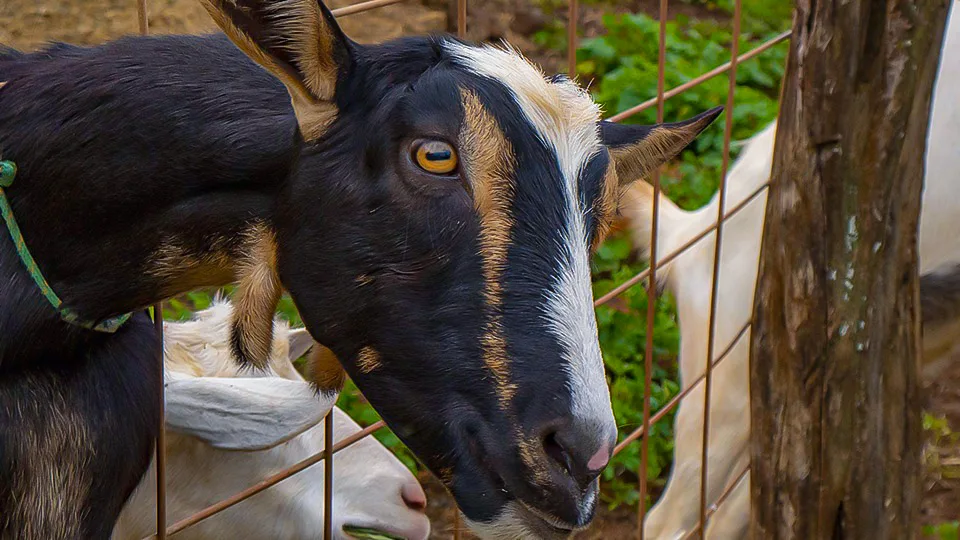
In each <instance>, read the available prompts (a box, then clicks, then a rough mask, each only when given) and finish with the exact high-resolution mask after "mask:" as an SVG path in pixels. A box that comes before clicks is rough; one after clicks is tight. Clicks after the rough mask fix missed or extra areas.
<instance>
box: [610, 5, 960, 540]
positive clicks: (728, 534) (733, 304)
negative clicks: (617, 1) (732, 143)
mask: <svg viewBox="0 0 960 540" xmlns="http://www.w3.org/2000/svg"><path fill="white" fill-rule="evenodd" d="M955 11H956V10H951V12H950V15H949V18H948V21H947V29H946V33H945V39H944V44H943V52H942V57H941V61H940V67H939V70H938V75H937V80H936V83H935V86H934V91H933V103H932V109H931V113H930V128H929V136H928V147H927V154H926V157H925V160H926V166H925V179H924V191H923V199H922V207H921V208H922V210H921V215H920V231H919V255H920V268H919V271H920V273H921V278H920V290H921V306H922V307H921V313H922V316H923V320H924V321H923V324H924V332H925V334H926V333H927V330H928V329H929V327H930V323H931V322H936V323H939V321H940V319H948V318H949V315H950V313H951V312H952V311H955V310H956V308H955V307H952V304H951V302H950V301H949V300H950V299H951V298H952V302H953V303H955V304H960V302H958V299H960V287H958V286H957V284H960V279H958V278H957V277H956V275H957V274H958V271H957V266H956V265H957V263H958V262H960V236H958V235H957V234H956V232H957V218H956V216H957V215H958V212H960V200H958V197H957V194H956V191H957V190H956V183H955V182H954V178H955V172H956V171H957V170H958V168H960V154H958V153H957V152H956V149H955V148H954V145H953V142H952V141H953V138H952V137H951V135H952V134H953V133H957V132H958V131H960V115H958V113H960V102H958V97H960V93H958V91H957V88H958V86H953V82H954V81H958V82H960V80H958V79H960V25H958V23H954V22H953V21H954V18H955V17H954V12H955ZM775 136H776V124H775V123H774V124H771V125H769V126H767V127H766V128H765V129H763V130H762V131H761V132H759V133H758V134H757V135H755V136H754V137H753V138H752V139H751V140H750V141H748V143H747V144H746V145H745V146H744V148H743V151H742V153H741V155H740V157H739V158H738V159H737V161H736V162H735V163H734V165H733V166H732V167H731V169H730V173H729V176H728V179H727V183H726V185H727V194H726V208H728V209H729V208H733V207H735V206H737V205H739V204H740V203H742V202H743V201H745V200H746V199H747V198H748V197H749V196H750V195H751V194H752V193H754V192H755V191H756V190H757V189H759V188H760V187H761V186H762V185H763V184H764V183H765V182H767V181H768V180H769V178H770V171H771V167H772V164H773V146H774V138H775ZM766 198H767V192H766V190H764V191H763V192H761V193H760V194H759V195H758V196H756V198H755V199H753V200H752V201H750V202H748V203H747V204H746V206H744V208H743V209H742V210H741V211H740V212H738V213H737V214H735V215H734V216H733V217H731V218H730V219H729V220H728V221H726V222H725V223H724V225H723V245H722V249H721V251H720V268H719V274H718V277H717V279H718V280H719V289H718V298H717V307H718V313H717V317H716V319H715V320H714V331H715V333H716V336H715V337H716V346H715V349H714V355H715V357H714V358H716V355H719V354H720V353H721V351H724V350H725V349H726V348H727V347H729V346H730V345H731V344H732V349H731V350H730V352H729V355H728V357H726V358H725V359H724V360H723V361H722V362H721V363H719V364H718V365H717V366H716V367H715V368H714V370H713V381H712V384H713V387H714V388H713V391H712V393H711V403H710V432H709V441H708V452H709V453H708V455H709V464H708V469H707V473H708V478H707V500H706V504H707V505H708V507H709V506H712V505H713V504H715V503H716V501H717V499H718V498H719V497H720V495H721V494H722V493H723V492H724V491H725V490H726V489H727V488H729V487H730V486H731V484H732V482H734V481H735V480H736V479H737V478H739V477H740V474H741V473H742V472H743V471H744V469H745V468H746V467H747V466H748V465H749V463H750V455H749V454H750V452H749V439H750V401H749V399H750V392H749V343H750V331H749V330H747V331H746V332H745V333H744V334H743V335H742V336H741V337H739V339H738V340H737V341H736V343H735V344H733V341H734V339H735V338H736V337H737V334H738V332H739V331H740V330H741V328H743V326H744V325H745V324H746V323H747V321H748V320H749V319H750V317H751V316H752V311H753V306H754V303H753V301H754V292H755V288H756V280H757V272H758V268H759V261H760V245H761V240H762V234H763V223H764V213H765V208H766ZM652 204H653V188H652V187H651V186H650V185H649V184H644V183H642V182H641V183H638V184H637V185H635V186H634V187H632V188H631V190H630V191H629V193H628V194H627V196H625V197H624V206H623V213H624V215H625V216H626V217H627V219H628V221H629V222H630V230H631V233H632V236H633V240H634V243H635V245H636V246H637V247H638V248H639V249H640V250H642V251H644V252H648V251H649V242H650V232H651V224H652ZM718 205H719V199H718V195H715V196H714V198H713V199H712V200H711V201H710V202H709V203H708V204H707V205H706V206H704V207H703V208H700V209H698V210H696V211H693V212H685V211H683V210H681V209H680V208H678V207H677V206H676V205H674V204H673V203H672V202H671V201H670V200H669V199H667V198H666V197H661V199H660V212H661V213H660V219H659V227H658V240H657V242H658V248H657V256H658V257H664V256H666V255H668V254H670V253H671V252H673V251H675V250H676V249H679V248H680V246H682V245H683V244H685V243H686V242H687V241H689V240H691V239H692V238H693V237H695V236H696V235H698V234H699V233H701V232H702V231H704V230H706V229H707V228H708V227H709V226H710V225H711V224H712V223H714V222H715V221H716V218H717V209H718ZM715 239H716V236H715V233H710V234H709V235H707V236H705V237H704V238H703V239H702V240H700V241H698V242H696V243H695V244H694V245H693V246H692V247H691V248H690V249H689V250H687V251H686V252H684V253H683V254H681V255H680V256H678V257H677V258H676V259H674V260H673V261H672V262H670V263H668V264H666V265H664V266H662V267H661V268H660V270H659V271H658V274H657V275H658V279H659V278H662V279H664V282H663V283H664V284H665V285H666V287H667V288H668V289H669V290H670V291H671V292H672V293H673V295H674V297H675V298H676V301H677V314H678V318H679V326H680V359H679V364H680V379H681V381H683V383H684V384H685V385H689V384H690V382H691V381H694V380H696V379H697V378H698V377H699V376H700V375H702V374H703V371H704V369H705V364H706V359H707V351H706V346H707V334H708V330H709V327H708V324H709V322H708V320H709V313H710V311H709V310H710V295H711V288H712V281H711V274H712V272H713V256H714V246H715V241H716V240H715ZM943 269H946V271H947V273H946V274H945V275H944V274H943V273H942V271H943ZM951 275H953V276H954V277H952V278H951V277H950V276H951ZM951 282H952V283H953V286H952V287H950V286H949V283H951ZM931 285H939V287H932V286H931ZM944 285H946V289H947V290H944ZM945 293H947V294H945ZM945 298H946V300H945ZM930 306H937V307H938V309H937V312H936V313H934V314H933V315H934V318H933V320H931V319H930V317H929V316H930V315H931V313H932V312H933V311H934V310H933V309H931V307H930ZM954 337H955V335H954ZM924 341H925V342H928V339H927V336H925V339H924ZM925 348H926V349H927V350H930V345H928V344H925ZM703 403H704V385H703V384H701V385H699V386H698V387H697V388H696V389H694V390H693V391H692V392H691V393H690V394H688V395H687V396H686V397H685V398H684V400H683V401H682V402H681V403H680V405H679V408H678V410H677V416H676V423H675V437H676V439H675V446H674V464H673V470H672V472H671V474H670V478H669V480H668V482H667V486H666V489H665V491H664V493H663V496H662V497H661V498H660V500H659V502H657V504H656V505H654V507H653V508H652V509H651V510H650V513H649V517H648V519H647V522H646V524H645V526H644V531H645V536H646V537H647V538H657V539H659V538H683V537H684V536H685V535H686V534H687V533H688V532H690V531H692V530H694V529H695V528H696V526H697V524H698V522H699V517H700V516H699V505H698V504H691V501H695V502H696V501H698V500H699V493H700V478H701V465H700V464H701V457H702V456H701V449H702V447H701V445H702V440H703ZM749 518H750V475H749V473H748V474H747V475H746V476H745V477H744V479H743V481H742V482H741V483H740V484H739V485H737V486H736V487H734V488H733V491H732V493H731V495H730V497H729V498H728V499H726V500H725V502H724V503H723V505H721V506H720V507H719V509H718V510H717V512H716V513H715V514H714V515H713V517H712V518H711V519H710V521H709V524H708V526H707V531H706V532H707V536H708V537H711V538H721V539H727V538H743V537H745V536H746V531H747V528H748V526H749Z"/></svg>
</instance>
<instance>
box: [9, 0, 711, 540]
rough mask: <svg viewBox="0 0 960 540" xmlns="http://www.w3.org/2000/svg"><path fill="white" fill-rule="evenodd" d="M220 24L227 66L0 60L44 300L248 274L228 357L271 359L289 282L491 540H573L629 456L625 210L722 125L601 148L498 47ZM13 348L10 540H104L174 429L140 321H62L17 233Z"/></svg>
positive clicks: (320, 27)
mask: <svg viewBox="0 0 960 540" xmlns="http://www.w3.org/2000/svg"><path fill="white" fill-rule="evenodd" d="M204 2H205V5H206V6H207V8H208V10H209V12H210V13H211V15H212V16H213V18H214V20H215V21H216V22H217V23H218V24H219V26H220V27H221V28H222V29H223V30H224V31H225V33H226V35H227V36H228V37H229V38H230V39H231V40H232V41H233V42H234V44H235V45H236V47H235V46H233V45H231V43H230V42H229V41H228V40H227V39H226V38H225V37H224V36H222V35H211V36H202V37H186V36H173V37H171V36H167V37H148V38H125V39H121V40H118V41H116V42H112V43H109V44H106V45H103V46H100V47H94V48H79V47H71V46H67V45H58V46H53V47H51V48H50V49H48V50H46V51H41V52H37V53H34V54H30V55H20V54H18V53H14V52H9V51H8V52H5V53H0V54H3V57H2V60H0V81H5V82H6V84H5V85H4V86H3V87H2V88H0V149H2V152H3V157H4V158H5V159H10V160H13V161H15V162H16V163H17V164H18V166H19V168H20V173H19V176H18V177H17V179H16V182H15V184H14V185H13V186H12V187H10V188H9V189H8V190H7V195H8V196H9V199H10V201H11V203H12V207H13V212H14V214H15V216H16V219H17V220H18V221H19V223H20V226H21V229H22V231H23V234H24V236H25V239H26V244H27V246H28V247H29V249H30V250H31V251H32V253H33V255H34V257H35V259H36V260H37V263H38V264H39V267H40V269H41V270H42V272H43V274H44V275H45V276H46V279H47V281H49V283H50V284H51V286H52V288H53V290H54V291H55V292H56V293H58V294H59V295H60V297H61V298H62V299H63V301H64V303H65V304H64V305H65V306H66V307H69V308H70V309H71V310H72V311H73V312H75V313H78V314H80V315H81V316H82V317H85V318H86V319H90V320H100V319H103V318H105V317H110V316H114V315H117V314H122V313H126V312H136V311H137V310H141V309H142V308H143V307H144V306H147V305H150V304H152V303H154V302H156V301H158V300H160V299H162V298H166V297H169V296H171V295H174V294H177V293H181V292H184V291H188V290H190V289H193V288H196V287H200V286H214V285H220V284H224V283H228V282H234V281H236V282H238V292H237V295H236V297H235V303H236V309H237V313H238V316H237V317H236V318H235V321H234V323H233V342H234V349H235V352H236V354H237V356H238V357H239V358H241V359H242V360H243V361H244V362H245V363H248V364H253V365H261V364H262V363H263V362H264V359H265V358H266V353H267V350H268V347H269V343H270V342H271V332H272V330H271V329H272V315H273V310H274V305H275V303H276V300H277V298H278V296H279V294H280V291H281V287H285V288H286V289H287V290H289V292H290V293H291V295H292V297H293V299H294V301H295V303H296V305H297V307H298V309H299V311H300V313H301V315H302V317H303V320H304V323H305V325H306V328H307V329H308V330H309V332H310V334H311V335H312V336H313V338H314V339H316V341H317V342H319V343H321V344H323V345H324V346H325V347H326V348H316V350H317V351H320V352H318V353H317V354H315V355H313V356H312V358H311V365H312V370H313V379H314V382H315V383H316V384H317V385H318V386H319V387H321V388H337V387H338V386H339V385H340V384H341V382H342V380H343V374H342V371H341V365H342V367H343V368H345V369H346V371H347V372H348V373H349V375H350V376H351V377H352V378H353V380H354V381H355V382H356V383H357V385H358V386H359V387H360V388H361V389H362V390H363V392H364V394H365V395H366V396H367V397H368V398H369V399H370V401H371V402H372V404H373V405H374V406H375V407H376V408H377V410H378V411H379V412H380V413H381V415H382V416H383V418H384V419H385V420H386V421H387V423H388V424H389V425H390V426H391V427H392V428H393V430H394V431H395V432H396V433H397V435H398V436H399V437H400V438H401V439H402V440H403V441H404V442H405V443H406V444H407V445H408V446H409V447H410V448H411V449H412V450H413V451H414V452H415V453H416V454H417V455H418V456H419V458H420V459H421V460H422V461H423V462H424V463H425V464H426V465H427V466H428V467H429V468H430V469H431V470H432V471H433V472H435V473H436V474H437V475H438V476H439V477H440V478H441V479H443V481H444V482H445V483H446V485H447V486H448V487H449V488H450V489H451V491H452V492H453V494H454V496H455V497H456V499H457V502H458V503H459V505H460V508H461V509H462V511H463V513H464V514H465V516H466V518H467V519H468V521H469V522H470V523H471V525H472V527H473V528H474V530H475V531H477V532H479V533H480V534H482V535H483V536H485V537H487V538H514V537H517V536H530V535H532V536H540V537H563V536H566V535H568V534H569V533H570V532H571V531H573V530H575V529H579V528H582V527H583V526H585V525H586V524H587V523H589V522H590V520H591V518H592V516H593V513H594V509H595V507H596V501H597V490H598V482H597V476H598V474H599V472H600V470H601V469H602V468H603V467H604V466H605V465H606V463H607V461H608V459H609V455H610V453H611V450H612V447H613V442H614V439H615V437H616V426H615V423H614V418H613V414H612V412H611V408H610V398H609V393H608V390H607V387H606V381H605V379H604V370H603V363H602V359H601V356H600V350H599V347H598V342H597V335H596V334H597V330H596V322H595V318H594V313H593V306H592V293H591V286H590V272H589V256H590V252H591V249H592V247H593V246H595V245H596V244H597V243H598V242H599V241H600V240H601V239H602V238H603V236H604V233H605V231H606V230H607V229H608V225H609V224H610V221H611V219H612V218H613V215H614V213H615V209H616V207H617V203H618V200H617V199H618V197H619V194H620V191H621V189H623V188H624V187H625V186H626V185H627V184H629V183H630V182H632V181H634V180H636V179H638V178H640V177H641V176H643V175H644V174H646V173H647V172H648V171H649V170H651V168H653V167H655V166H657V165H659V164H660V163H662V162H664V161H665V160H667V159H669V158H671V157H672V156H674V155H675V154H676V153H678V152H679V151H681V150H682V149H683V148H684V147H685V146H686V145H687V144H688V143H689V142H690V141H692V140H693V139H694V138H695V137H696V136H697V134H698V133H700V132H701V131H702V130H703V129H704V128H705V127H706V126H707V125H709V124H710V123H711V122H712V121H713V120H714V119H715V118H716V117H717V115H718V114H719V112H720V111H719V110H718V109H713V110H711V111H709V112H707V113H704V114H703V115H700V116H698V117H696V118H694V119H692V120H689V121H685V122H681V123H677V124H663V125H659V126H646V127H643V126H619V125H608V124H607V123H605V122H601V121H600V112H599V109H598V107H597V106H596V105H595V104H594V103H593V102H592V101H591V100H590V99H589V97H588V96H587V94H586V93H585V92H583V91H582V90H581V89H580V88H578V87H577V86H576V85H575V84H574V83H573V82H571V81H569V80H567V79H566V78H563V77H554V78H550V79H547V78H545V77H544V76H543V75H542V74H541V72H540V71H538V70H537V69H536V68H535V67H534V66H532V65H531V64H529V63H528V62H527V61H525V60H524V59H523V58H522V57H521V56H520V55H519V54H517V53H516V52H514V51H512V50H508V49H507V50H503V49H498V48H492V47H488V46H477V45H472V44H468V43H464V42H462V41H458V40H456V39H453V38H451V37H442V36H438V37H425V38H407V39H400V40H396V41H391V42H389V43H385V44H382V45H375V46H366V45H359V44H357V43H354V42H353V41H351V40H349V39H348V38H346V37H345V36H344V35H343V33H342V32H341V31H340V29H339V27H338V26H337V24H336V22H335V20H334V18H333V16H332V15H331V14H330V12H329V11H328V10H327V9H326V7H324V6H323V5H322V4H319V3H317V2H316V1H315V0H277V1H268V0H204ZM241 51H242V52H241ZM245 55H246V56H245ZM248 57H249V58H252V59H253V60H254V61H256V63H258V64H259V66H258V65H257V64H255V63H254V62H251V61H250V59H249V58H248ZM261 68H263V69H261ZM278 81H279V82H278ZM281 83H282V84H281ZM291 104H292V107H291ZM0 335H2V339H0V536H2V537H9V536H16V537H18V538H25V539H33V538H44V539H46V538H54V537H55V538H80V537H83V538H91V537H94V538H102V537H105V536H106V535H108V534H109V531H110V529H111V527H112V526H113V523H114V521H115V519H116V516H117V514H118V512H119V511H120V508H121V506H122V504H123V501H124V500H125V499H126V498H127V497H128V495H129V494H130V492H131V490H132V489H133V488H134V487H135V486H136V485H137V482H138V481H139V479H140V477H141V475H142V474H143V471H144V470H145V469H146V467H147V465H148V463H149V460H150V455H151V448H152V444H153V439H154V435H155V432H156V426H158V425H159V418H158V408H157V406H156V404H157V402H158V401H159V397H158V396H157V391H158V388H159V383H160V381H159V375H158V369H157V366H156V364H157V359H156V353H155V352H154V351H156V350H157V347H158V346H159V343H158V342H157V338H156V337H155V334H154V332H153V329H152V327H151V323H150V321H149V319H148V317H147V315H146V314H145V313H143V312H142V311H139V312H136V313H135V314H134V315H133V317H132V319H131V320H130V321H129V322H128V323H127V324H126V325H124V326H123V327H121V328H120V329H119V330H118V331H117V332H116V333H115V334H111V335H105V334H99V333H95V332H91V331H87V330H83V329H79V328H77V327H73V326H70V325H68V324H66V323H65V322H63V321H62V320H61V319H60V318H59V317H58V315H57V313H56V312H55V311H54V310H53V309H52V308H51V306H50V305H48V303H47V302H46V301H45V300H44V298H43V296H42V295H41V294H40V292H39V291H38V289H37V288H36V287H35V286H34V284H33V283H32V282H31V280H30V278H29V277H28V274H27V272H26V271H25V270H24V267H23V265H22V264H21V261H20V260H19V259H18V257H17V254H16V252H15V250H14V248H13V245H12V244H11V242H10V240H9V239H8V238H6V237H3V238H0ZM323 351H326V353H324V352H323ZM338 360H339V362H338ZM278 406H279V405H278Z"/></svg>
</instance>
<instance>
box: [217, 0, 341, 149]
mask: <svg viewBox="0 0 960 540" xmlns="http://www.w3.org/2000/svg"><path fill="white" fill-rule="evenodd" d="M200 1H201V3H202V4H203V6H204V7H205V8H206V9H207V12H208V13H210V16H211V17H213V20H214V21H215V22H216V23H217V25H218V26H220V28H221V29H222V30H223V31H224V33H225V34H227V36H228V37H229V38H230V39H231V40H232V41H233V43H234V44H235V45H236V46H237V47H239V48H240V50H242V51H243V52H244V53H245V54H246V55H247V56H249V57H250V58H251V59H253V60H254V61H255V62H257V63H258V64H260V65H261V66H263V67H264V68H265V69H266V70H267V71H269V72H270V73H271V74H273V76H274V77H276V78H278V79H280V81H281V82H283V84H284V85H286V87H287V90H288V91H289V92H290V97H291V99H292V102H293V108H294V111H295V112H296V115H297V120H298V121H299V123H300V131H301V132H302V133H303V137H304V139H306V140H313V139H316V138H317V137H319V136H320V135H322V134H323V132H324V130H325V129H326V127H327V125H329V123H330V122H331V121H332V120H333V118H334V117H335V116H336V113H337V111H336V106H335V105H334V103H333V97H334V92H335V91H336V87H337V81H338V79H339V78H340V77H341V76H343V74H346V73H348V72H349V70H350V68H351V64H352V62H353V56H352V49H353V47H354V44H353V43H352V42H351V41H350V40H349V39H348V38H347V37H346V36H345V35H344V34H343V31H342V30H341V29H340V26H339V25H337V22H336V20H335V19H334V17H333V14H332V13H330V10H328V9H327V8H326V6H324V5H323V3H322V2H320V1H319V0H200Z"/></svg>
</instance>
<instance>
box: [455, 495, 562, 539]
mask: <svg viewBox="0 0 960 540" xmlns="http://www.w3.org/2000/svg"><path fill="white" fill-rule="evenodd" d="M464 521H465V522H466V524H467V526H468V527H469V528H470V530H471V531H472V532H473V533H474V534H476V535H477V536H479V537H480V538H481V539H483V540H534V539H543V540H565V539H567V538H570V536H571V535H572V534H573V532H574V531H570V530H565V529H560V528H558V527H555V526H553V525H552V524H550V523H548V522H547V521H545V520H544V519H543V518H541V517H540V516H538V515H537V514H535V513H533V512H531V511H530V510H529V509H527V508H526V507H525V506H524V505H522V504H520V503H518V502H516V501H512V502H509V503H507V505H506V507H505V508H504V509H503V511H502V512H500V514H499V515H498V516H497V517H496V518H495V519H493V520H492V521H471V520H470V519H467V518H464Z"/></svg>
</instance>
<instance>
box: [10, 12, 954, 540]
mask: <svg viewBox="0 0 960 540" xmlns="http://www.w3.org/2000/svg"><path fill="white" fill-rule="evenodd" d="M355 1H356V0H354V1H351V0H329V1H328V2H327V3H328V5H329V6H330V7H332V8H337V7H343V6H345V5H348V4H351V3H355ZM148 4H149V16H150V31H151V33H198V32H206V31H212V30H214V29H215V28H214V25H213V23H212V21H211V20H210V18H209V17H208V16H207V14H206V12H205V11H204V10H203V8H202V7H201V6H200V4H199V2H198V1H197V0H148ZM657 4H658V2H657V0H626V1H624V0H621V1H617V2H613V1H611V2H610V3H608V4H607V5H591V6H588V7H584V8H582V9H581V13H580V22H581V28H582V30H583V34H585V35H586V36H590V35H595V34H596V33H597V32H598V31H599V28H600V23H599V21H600V16H601V15H602V14H603V13H604V12H612V11H615V12H627V11H644V12H647V13H649V14H655V13H656V6H657ZM540 5H542V4H541V3H539V2H537V1H536V0H473V1H471V2H469V11H468V29H469V30H468V37H469V38H471V39H475V40H498V39H500V38H506V39H507V40H508V41H510V42H511V43H512V44H513V45H515V46H517V47H518V48H520V49H521V50H522V51H524V53H525V54H526V55H527V56H528V57H530V58H531V59H532V60H534V61H535V62H537V63H539V64H541V65H542V66H543V67H544V69H545V71H547V72H555V71H558V70H560V69H562V66H563V65H564V62H565V60H564V58H563V55H562V54H560V53H557V52H554V51H546V50H542V49H540V48H538V47H537V46H535V45H534V43H533V42H532V41H531V39H530V36H531V35H532V34H533V32H535V31H536V30H537V29H539V28H541V27H542V26H543V25H544V24H546V23H547V22H548V20H549V19H550V17H551V15H547V14H545V13H544V12H543V10H541V8H540V7H538V6H540ZM452 6H453V3H452V2H448V1H447V0H408V1H406V2H402V3H400V4H396V5H392V6H387V7H384V8H380V9H377V10H374V11H371V12H367V13H361V14H356V15H351V16H348V17H343V18H341V19H340V22H341V25H342V26H343V28H344V31H345V32H346V33H347V34H348V35H349V36H350V37H352V38H353V39H355V40H357V41H359V42H362V43H370V42H377V41H382V40H386V39H390V38H394V37H397V36H401V35H410V34H422V33H428V32H440V31H446V30H453V29H455V15H454V13H453V11H452V9H451V7H452ZM671 9H672V10H674V11H680V12H684V13H685V14H687V15H701V16H703V15H705V16H711V17H715V16H716V14H714V13H710V12H706V11H704V9H703V8H699V7H694V6H690V5H688V4H685V3H684V4H680V3H677V2H674V3H673V5H672V6H671ZM137 31H138V29H137V13H136V1H135V0H61V1H54V0H0V44H4V45H8V46H13V47H16V48H19V49H23V50H31V49H35V48H37V47H40V46H42V45H43V44H44V43H45V42H47V41H51V40H58V41H66V42H70V43H76V44H96V43H101V42H103V41H106V40H109V39H112V38H116V37H118V36H121V35H123V34H130V33H136V32H137ZM924 399H925V400H926V403H925V406H926V408H927V410H928V411H930V412H931V413H932V414H933V415H935V416H941V415H943V416H945V417H946V419H947V423H948V426H949V427H948V428H947V431H944V433H945V434H944V435H943V436H942V437H940V438H939V439H938V440H935V441H931V443H930V444H929V445H928V448H927V460H926V461H927V467H926V472H925V484H924V489H925V493H924V500H923V510H922V511H923V522H924V523H942V522H945V521H951V520H955V519H958V517H960V444H958V443H957V441H956V438H955V437H952V436H951V435H950V434H949V433H947V432H948V431H949V430H950V429H954V430H957V431H958V432H960V361H957V362H953V363H952V365H950V366H949V367H948V368H946V369H945V370H944V371H943V372H941V373H939V374H938V375H937V376H936V377H933V378H932V380H930V381H927V382H925V388H924ZM422 481H423V482H424V485H425V486H426V489H427V492H428V496H429V506H428V513H429V514H430V516H431V518H432V520H433V524H434V525H433V529H434V534H433V535H432V538H436V539H447V538H450V537H451V531H452V530H453V527H454V523H453V511H452V508H453V503H452V499H451V498H450V496H449V495H448V494H447V493H446V492H445V491H444V490H443V488H442V487H441V486H440V484H439V483H438V482H437V481H436V480H434V479H433V478H431V477H430V476H429V475H426V474H425V475H424V476H423V477H422ZM636 522H637V517H636V511H635V509H628V508H621V509H618V510H616V511H612V512H611V511H607V510H606V509H605V508H601V509H600V511H599V514H598V516H597V519H596V520H595V522H594V523H595V524H594V526H593V527H591V529H590V530H589V531H586V532H584V533H582V534H580V535H579V536H578V538H582V539H588V540H599V539H620V538H630V537H632V536H633V535H634V534H635V531H636ZM463 538H470V535H469V534H466V533H464V535H463Z"/></svg>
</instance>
